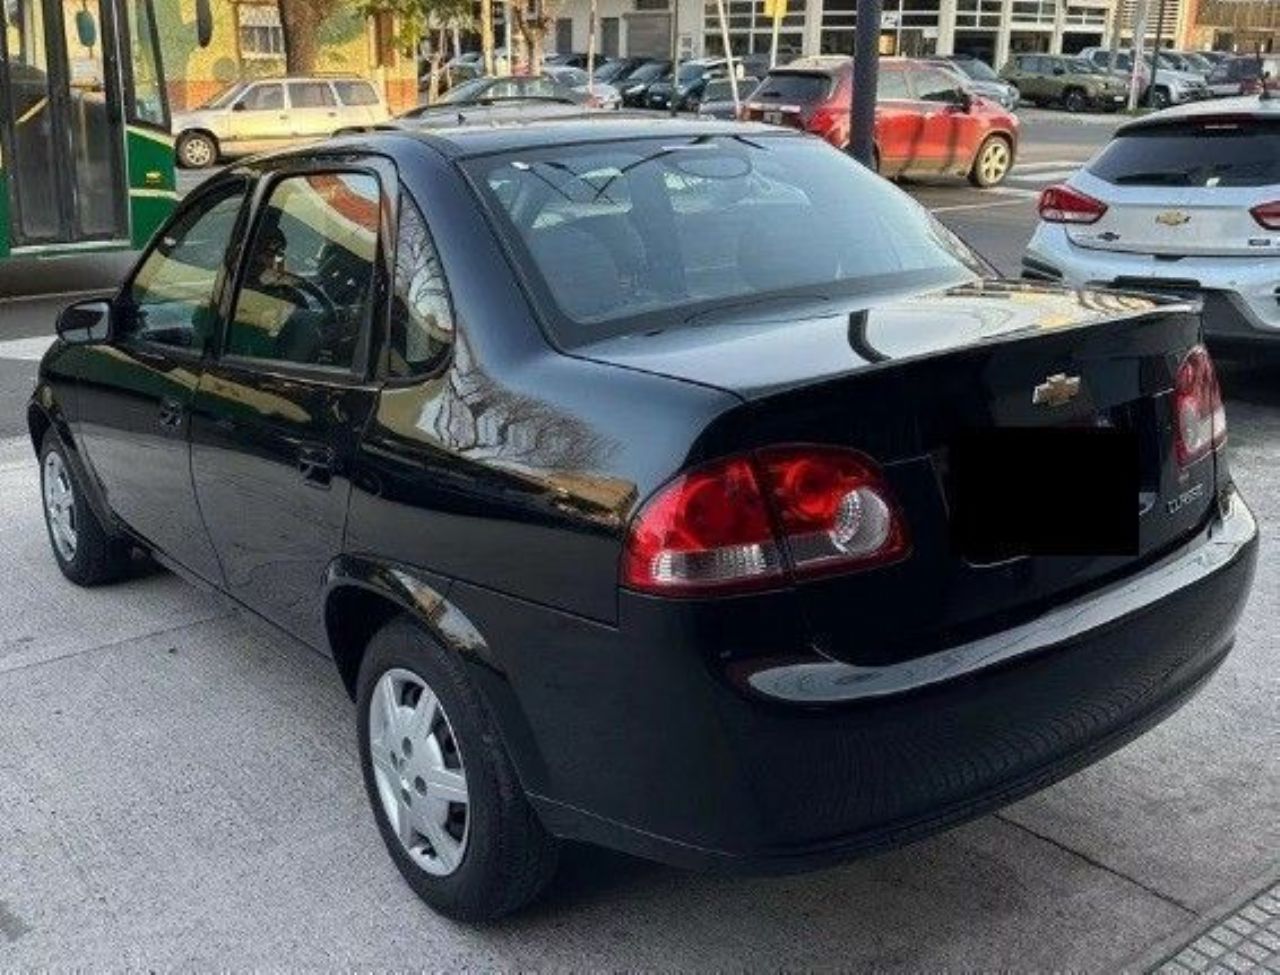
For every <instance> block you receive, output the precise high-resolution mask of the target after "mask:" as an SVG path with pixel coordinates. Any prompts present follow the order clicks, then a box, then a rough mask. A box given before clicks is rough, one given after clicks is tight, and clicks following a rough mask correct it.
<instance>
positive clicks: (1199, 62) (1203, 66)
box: [1173, 51, 1217, 78]
mask: <svg viewBox="0 0 1280 975" xmlns="http://www.w3.org/2000/svg"><path fill="white" fill-rule="evenodd" d="M1173 53H1175V54H1177V55H1178V57H1180V58H1181V59H1182V61H1183V63H1184V64H1185V65H1186V69H1187V70H1188V71H1193V72H1195V73H1196V74H1198V75H1200V77H1202V78H1208V77H1209V73H1210V72H1212V71H1213V69H1214V66H1215V65H1216V64H1217V62H1216V61H1211V60H1209V58H1207V57H1205V56H1204V54H1203V53H1201V52H1200V51H1175V52H1173Z"/></svg>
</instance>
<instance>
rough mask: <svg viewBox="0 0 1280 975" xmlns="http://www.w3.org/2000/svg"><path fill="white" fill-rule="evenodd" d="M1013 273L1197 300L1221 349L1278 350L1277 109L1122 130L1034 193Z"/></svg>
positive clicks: (1269, 106)
mask: <svg viewBox="0 0 1280 975" xmlns="http://www.w3.org/2000/svg"><path fill="white" fill-rule="evenodd" d="M1022 275H1023V277H1026V278H1033V279H1038V280H1047V281H1058V282H1062V283H1065V284H1068V285H1071V286H1073V287H1078V288H1079V287H1092V288H1096V287H1107V286H1112V287H1119V288H1125V289H1128V290H1141V291H1154V292H1162V293H1171V294H1174V295H1179V296H1184V297H1193V298H1197V299H1200V300H1201V301H1203V303H1204V328H1205V334H1206V335H1207V336H1208V337H1209V338H1210V340H1214V341H1216V342H1217V344H1218V345H1219V346H1220V347H1221V346H1224V345H1232V344H1244V343H1249V342H1256V341H1259V340H1262V341H1275V342H1280V99H1276V98H1271V99H1266V98H1259V97H1257V96H1256V95H1251V96H1246V97H1241V98H1228V99H1221V100H1218V101H1213V102H1201V103H1198V104H1195V105H1187V106H1181V107H1178V108H1171V109H1168V110H1167V111H1163V112H1157V113H1156V114H1154V115H1148V116H1146V117H1145V118H1141V119H1138V120H1136V121H1133V122H1129V123H1128V124H1127V125H1123V126H1121V127H1120V128H1119V129H1118V130H1117V131H1116V134H1115V136H1114V138H1113V139H1112V140H1111V142H1110V143H1108V144H1107V145H1106V146H1105V147H1104V148H1103V149H1102V150H1101V151H1100V152H1099V153H1098V154H1097V155H1096V156H1094V157H1093V159H1091V160H1089V162H1088V163H1086V164H1085V166H1084V167H1083V168H1082V169H1081V170H1080V171H1079V172H1077V173H1075V174H1074V175H1073V176H1072V177H1071V178H1070V179H1069V180H1067V182H1065V183H1062V184H1059V185H1057V186H1051V187H1049V188H1048V189H1046V190H1045V191H1044V192H1043V193H1042V194H1041V195H1040V224H1039V226H1038V227H1037V228H1036V231H1035V233H1034V234H1033V235H1032V237H1031V240H1030V242H1029V243H1028V244H1027V250H1026V253H1025V254H1024V255H1023V258H1022Z"/></svg>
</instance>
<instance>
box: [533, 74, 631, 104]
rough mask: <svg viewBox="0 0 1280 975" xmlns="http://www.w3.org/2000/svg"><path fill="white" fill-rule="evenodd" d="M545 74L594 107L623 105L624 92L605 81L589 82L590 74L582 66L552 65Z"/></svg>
mask: <svg viewBox="0 0 1280 975" xmlns="http://www.w3.org/2000/svg"><path fill="white" fill-rule="evenodd" d="M543 74H545V75H546V76H547V77H548V78H550V79H551V80H552V81H555V82H556V83H557V84H561V85H564V86H565V87H566V88H568V89H569V90H570V91H572V92H573V93H574V94H575V95H577V96H578V97H579V98H580V99H581V100H582V101H583V103H585V104H587V105H590V106H591V107H592V108H605V109H619V108H621V107H622V93H621V92H620V91H618V89H617V88H615V87H614V86H613V85H610V84H606V83H605V82H603V81H591V83H590V84H588V81H589V80H590V79H589V76H588V75H587V72H586V71H585V70H584V69H582V68H569V67H561V66H558V65H551V66H549V67H547V68H546V69H545V70H544V71H543Z"/></svg>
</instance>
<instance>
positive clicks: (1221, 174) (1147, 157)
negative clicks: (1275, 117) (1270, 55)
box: [1089, 119, 1280, 186]
mask: <svg viewBox="0 0 1280 975" xmlns="http://www.w3.org/2000/svg"><path fill="white" fill-rule="evenodd" d="M1089 172H1091V173H1092V174H1093V175H1094V176H1096V177H1098V178H1099V179H1102V180H1106V181H1107V182H1108V183H1114V184H1115V185H1117V186H1266V185H1267V184H1269V183H1280V121H1276V122H1271V121H1252V120H1247V119H1246V120H1236V121H1232V120H1228V119H1223V120H1217V121H1214V120H1205V121H1197V122H1188V123H1186V124H1182V125H1176V126H1160V127H1158V128H1149V129H1141V128H1140V129H1135V130H1134V131H1132V132H1129V133H1126V134H1124V135H1121V136H1119V137H1118V138H1116V139H1115V140H1113V141H1112V142H1111V143H1110V144H1109V145H1108V146H1107V147H1106V148H1105V149H1103V150H1102V152H1101V153H1100V154H1099V156H1098V158H1097V159H1095V160H1094V161H1093V162H1092V163H1091V164H1090V166H1089Z"/></svg>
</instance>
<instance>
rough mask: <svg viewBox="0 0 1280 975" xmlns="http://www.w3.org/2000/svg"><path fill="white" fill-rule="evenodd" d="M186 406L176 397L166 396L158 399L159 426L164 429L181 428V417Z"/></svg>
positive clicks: (184, 412)
mask: <svg viewBox="0 0 1280 975" xmlns="http://www.w3.org/2000/svg"><path fill="white" fill-rule="evenodd" d="M186 412H187V411H186V408H185V407H184V406H183V405H182V403H181V402H179V401H178V400H176V399H173V398H172V397H169V396H166V397H165V398H164V399H162V400H161V401H160V415H159V420H160V426H162V427H164V429H166V430H180V429H182V418H183V417H184V416H185V415H186Z"/></svg>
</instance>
